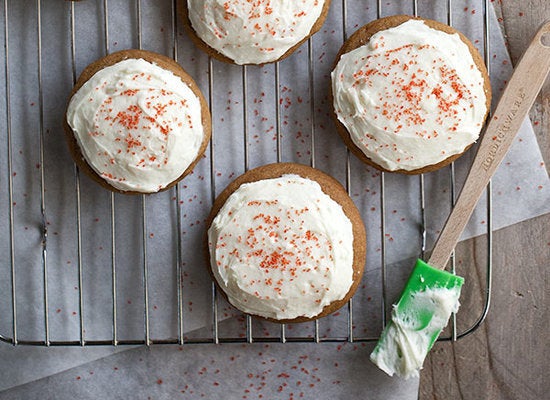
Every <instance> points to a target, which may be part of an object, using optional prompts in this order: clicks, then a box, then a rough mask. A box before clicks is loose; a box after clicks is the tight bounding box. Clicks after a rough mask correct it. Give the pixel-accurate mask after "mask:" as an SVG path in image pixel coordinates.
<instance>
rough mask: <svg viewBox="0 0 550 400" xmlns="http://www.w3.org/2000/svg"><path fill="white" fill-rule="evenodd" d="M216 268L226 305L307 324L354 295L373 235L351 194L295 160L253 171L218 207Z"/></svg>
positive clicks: (213, 233) (210, 241)
mask: <svg viewBox="0 0 550 400" xmlns="http://www.w3.org/2000/svg"><path fill="white" fill-rule="evenodd" d="M207 226H208V234H207V236H208V238H207V246H208V252H207V253H208V259H209V260H208V261H209V266H210V268H209V270H210V272H211V274H212V276H213V278H214V280H215V282H216V283H217V285H218V286H219V288H220V289H221V291H222V293H223V294H224V296H225V297H226V298H227V300H228V301H229V302H230V303H231V304H232V305H233V306H235V307H236V308H238V309H240V310H241V311H243V312H245V313H247V314H251V315H254V316H259V317H263V318H266V319H268V320H270V321H275V322H280V323H289V322H304V321H309V320H312V319H316V318H320V317H323V316H325V315H328V314H330V313H332V312H334V311H336V310H337V309H339V308H340V307H342V306H343V305H344V304H346V302H347V301H348V300H349V299H350V298H351V296H352V295H353V293H354V292H355V290H356V288H357V286H358V285H359V282H360V280H361V276H362V274H363V267H364V264H365V257H366V254H365V253H366V233H365V227H364V225H363V222H362V220H361V216H360V214H359V211H358V210H357V208H356V207H355V205H354V203H353V201H352V200H351V198H350V197H349V196H348V195H347V193H346V191H345V189H344V188H343V187H342V185H340V183H339V182H338V181H336V180H335V179H334V178H332V177H330V176H328V175H326V174H325V173H323V172H321V171H319V170H316V169H313V168H310V167H306V166H303V165H299V164H293V163H281V164H270V165H266V166H263V167H259V168H256V169H253V170H251V171H249V172H247V173H245V174H244V175H241V176H240V177H239V178H237V179H236V180H235V181H233V182H232V183H231V184H230V185H229V186H228V187H227V188H226V189H225V190H224V191H223V192H222V193H221V194H220V195H219V197H218V198H217V199H216V201H215V202H214V205H213V208H212V211H211V213H210V217H209V220H208V224H207Z"/></svg>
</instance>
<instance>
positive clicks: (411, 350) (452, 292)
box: [370, 286, 460, 379]
mask: <svg viewBox="0 0 550 400" xmlns="http://www.w3.org/2000/svg"><path fill="white" fill-rule="evenodd" d="M411 296H412V298H413V299H412V303H411V305H410V306H408V307H407V310H408V312H399V309H398V307H396V306H394V308H393V311H392V317H391V320H392V322H391V324H389V325H388V326H387V327H386V330H385V331H384V334H383V336H382V337H381V339H380V342H379V344H378V346H377V347H376V348H375V350H374V351H373V352H372V354H371V356H370V359H371V360H372V361H373V362H374V363H375V364H376V365H377V366H378V367H379V368H380V369H381V370H382V371H384V372H386V373H387V374H388V375H390V376H393V374H397V375H398V376H400V377H402V378H407V379H408V378H411V377H417V376H418V373H419V371H420V369H421V368H422V364H423V363H424V359H425V358H426V355H427V354H428V351H429V350H430V348H431V345H432V340H433V339H434V336H435V337H437V336H438V335H439V333H440V332H441V330H442V329H443V328H445V326H447V322H448V321H449V317H450V316H451V313H452V312H456V311H458V307H459V302H458V298H459V296H460V287H458V286H457V287H454V288H452V289H447V288H433V289H426V290H425V291H422V292H415V293H413V294H412V295H411ZM419 314H423V315H424V316H425V315H433V317H432V318H431V320H430V322H429V324H428V325H426V326H420V325H419V321H420V320H422V318H419Z"/></svg>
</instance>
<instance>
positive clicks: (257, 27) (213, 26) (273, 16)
mask: <svg viewBox="0 0 550 400" xmlns="http://www.w3.org/2000/svg"><path fill="white" fill-rule="evenodd" d="M324 3H325V0H256V1H250V0H187V8H188V15H189V20H190V21H191V26H192V27H193V30H194V31H195V32H196V33H197V35H198V36H199V37H200V38H201V39H202V40H203V41H204V42H205V43H207V44H208V45H209V46H210V47H212V48H213V49H215V50H217V51H218V52H219V53H221V54H223V55H225V56H226V57H229V58H230V59H232V60H233V61H234V62H235V63H237V64H264V63H269V62H273V61H276V60H278V59H279V58H280V57H281V56H283V54H285V53H286V52H287V51H288V50H289V49H290V48H291V47H293V46H295V45H296V44H298V43H299V42H300V41H301V40H303V39H304V38H305V37H307V36H308V35H309V34H310V32H311V28H312V27H313V25H314V24H315V22H316V21H317V20H318V19H319V17H320V16H321V11H322V10H323V5H324Z"/></svg>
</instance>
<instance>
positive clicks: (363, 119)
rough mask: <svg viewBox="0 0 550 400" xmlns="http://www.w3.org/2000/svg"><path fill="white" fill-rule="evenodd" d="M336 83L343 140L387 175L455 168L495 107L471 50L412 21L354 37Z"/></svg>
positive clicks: (457, 36)
mask: <svg viewBox="0 0 550 400" xmlns="http://www.w3.org/2000/svg"><path fill="white" fill-rule="evenodd" d="M331 77H332V87H331V93H330V95H331V97H332V101H333V116H334V119H335V121H336V126H337V130H338V132H339V134H340V135H341V136H342V138H343V140H344V142H345V143H346V145H347V146H348V147H349V148H350V150H351V151H352V152H353V153H354V154H355V155H356V156H357V157H358V158H359V159H360V160H362V161H363V162H365V163H367V164H369V165H372V166H374V167H376V168H378V169H380V170H382V171H395V172H401V173H406V174H418V173H424V172H429V171H433V170H436V169H438V168H440V167H442V166H444V165H447V164H449V163H451V162H452V161H454V160H455V159H457V158H458V157H459V156H460V155H461V154H463V153H464V152H465V151H466V150H467V149H468V148H469V147H470V146H471V145H472V144H473V143H474V142H475V141H476V139H477V138H478V137H479V134H480V132H481V129H482V127H483V123H484V121H485V118H486V117H487V114H488V111H489V107H490V104H491V88H490V82H489V76H488V74H487V70H486V68H485V65H484V63H483V59H482V58H481V56H480V55H479V53H478V51H477V50H476V49H475V47H474V46H473V44H472V43H471V42H470V41H469V40H468V39H467V38H466V37H465V36H464V35H463V34H462V33H460V32H458V31H456V30H455V29H453V28H451V27H449V26H447V25H444V24H442V23H439V22H436V21H432V20H423V19H420V18H414V17H410V16H406V15H398V16H392V17H387V18H382V19H379V20H376V21H373V22H371V23H369V24H367V25H365V26H363V27H362V28H360V29H359V30H358V31H357V32H355V33H354V34H353V35H352V36H351V37H350V38H349V39H348V40H347V41H346V42H345V43H344V45H343V46H342V48H341V49H340V52H339V54H338V56H337V57H336V62H335V66H334V68H333V71H332V74H331Z"/></svg>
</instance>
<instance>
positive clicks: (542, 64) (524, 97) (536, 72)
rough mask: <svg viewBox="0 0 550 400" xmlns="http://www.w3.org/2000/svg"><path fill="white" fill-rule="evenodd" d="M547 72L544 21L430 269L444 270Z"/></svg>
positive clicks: (549, 37) (549, 59)
mask: <svg viewBox="0 0 550 400" xmlns="http://www.w3.org/2000/svg"><path fill="white" fill-rule="evenodd" d="M549 70H550V21H546V22H545V23H544V24H543V25H542V26H541V27H540V28H539V30H538V32H537V34H536V35H535V37H534V38H533V40H532V41H531V43H530V44H529V47H528V48H527V50H526V51H525V53H524V54H523V56H522V57H521V59H520V61H519V62H518V64H517V66H516V68H515V70H514V72H513V74H512V77H511V78H510V81H509V82H508V84H507V85H506V88H505V89H504V92H503V93H502V96H501V98H500V101H499V102H498V105H497V108H496V110H495V112H494V114H493V116H492V118H491V120H490V122H489V124H488V126H487V129H486V130H485V134H484V136H483V139H482V140H481V143H480V144H479V148H478V150H477V154H476V156H475V158H474V161H473V163H472V167H471V169H470V172H469V173H468V177H467V178H466V181H465V183H464V187H463V188H462V191H461V192H460V195H459V197H458V200H457V202H456V205H455V207H454V209H453V211H452V212H451V214H450V215H449V218H448V219H447V222H446V223H445V226H444V228H443V230H442V231H441V235H440V236H439V239H438V240H437V242H436V244H435V247H434V249H433V252H432V254H431V257H430V260H429V261H428V264H430V265H431V266H432V267H434V268H439V269H443V268H445V265H446V264H447V261H448V260H449V257H450V256H451V253H452V251H453V249H454V248H455V246H456V244H457V242H458V240H459V239H460V235H461V234H462V231H463V230H464V228H465V227H466V223H467V222H468V220H469V219H470V216H471V215H472V212H473V210H474V208H475V206H476V204H477V202H478V200H479V198H480V197H481V193H482V192H483V190H484V189H485V187H486V186H487V184H488V183H489V180H490V179H491V176H493V174H494V173H495V171H496V169H497V167H498V166H499V164H500V163H501V161H502V159H503V158H504V156H505V154H506V153H507V151H508V149H509V148H510V146H511V145H512V142H513V140H514V137H515V136H516V133H517V131H518V130H519V128H520V126H521V124H522V122H523V120H524V119H525V117H526V115H527V113H528V112H529V110H530V109H531V106H532V105H533V102H534V101H535V98H536V97H537V94H538V93H539V91H540V89H541V87H542V85H543V83H544V80H545V78H546V76H547V75H548V72H549Z"/></svg>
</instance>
